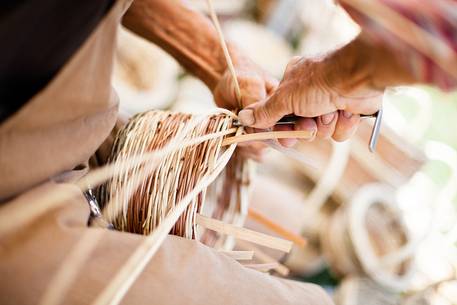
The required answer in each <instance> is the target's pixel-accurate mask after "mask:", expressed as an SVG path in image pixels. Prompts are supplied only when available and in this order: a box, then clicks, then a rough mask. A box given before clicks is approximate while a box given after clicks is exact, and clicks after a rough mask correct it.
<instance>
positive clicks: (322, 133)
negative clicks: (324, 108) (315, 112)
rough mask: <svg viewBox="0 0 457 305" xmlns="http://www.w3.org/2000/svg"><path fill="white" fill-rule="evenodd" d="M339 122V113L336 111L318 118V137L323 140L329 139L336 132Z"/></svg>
mask: <svg viewBox="0 0 457 305" xmlns="http://www.w3.org/2000/svg"><path fill="white" fill-rule="evenodd" d="M337 121H338V111H334V112H331V113H327V114H324V115H321V116H319V117H317V118H316V122H317V137H318V138H321V139H329V138H330V137H331V136H332V135H333V133H334V132H335V127H336V122H337Z"/></svg>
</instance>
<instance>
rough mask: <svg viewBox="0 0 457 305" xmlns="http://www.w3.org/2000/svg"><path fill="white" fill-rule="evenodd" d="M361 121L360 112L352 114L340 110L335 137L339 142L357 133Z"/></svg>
mask: <svg viewBox="0 0 457 305" xmlns="http://www.w3.org/2000/svg"><path fill="white" fill-rule="evenodd" d="M359 123H360V116H359V115H358V114H352V113H350V112H348V111H340V113H339V114H338V121H337V123H336V127H335V132H334V133H333V139H334V140H335V141H338V142H342V141H345V140H347V139H348V138H350V137H351V136H352V135H353V134H354V133H355V131H356V130H357V126H358V124H359Z"/></svg>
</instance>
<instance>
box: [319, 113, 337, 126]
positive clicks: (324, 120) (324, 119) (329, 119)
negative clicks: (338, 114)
mask: <svg viewBox="0 0 457 305" xmlns="http://www.w3.org/2000/svg"><path fill="white" fill-rule="evenodd" d="M334 118H335V112H332V113H327V114H324V115H322V116H321V122H322V124H324V125H329V124H330V123H331V122H333V119H334Z"/></svg>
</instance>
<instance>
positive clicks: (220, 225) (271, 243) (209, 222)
mask: <svg viewBox="0 0 457 305" xmlns="http://www.w3.org/2000/svg"><path fill="white" fill-rule="evenodd" d="M196 223H197V224H198V225H200V226H202V227H204V228H206V229H209V230H212V231H215V232H218V233H221V234H226V235H230V236H233V237H235V238H236V239H242V240H246V241H249V242H252V243H255V244H258V245H261V246H265V247H268V248H271V249H276V250H280V251H283V252H286V253H289V252H290V250H291V249H292V242H291V241H288V240H285V239H282V238H277V237H273V236H270V235H266V234H263V233H259V232H256V231H252V230H249V229H246V228H241V227H236V226H234V225H231V224H227V223H224V222H222V221H220V220H217V219H212V218H209V217H206V216H203V215H201V214H197V217H196Z"/></svg>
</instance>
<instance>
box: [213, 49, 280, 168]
mask: <svg viewBox="0 0 457 305" xmlns="http://www.w3.org/2000/svg"><path fill="white" fill-rule="evenodd" d="M232 57H233V61H234V66H235V71H236V76H237V80H238V83H239V86H240V91H241V101H240V102H238V100H237V96H236V91H235V84H234V82H233V78H232V75H231V74H230V71H229V70H228V69H227V70H226V71H225V73H224V74H223V76H222V78H221V79H220V80H219V82H218V83H217V85H216V87H215V89H214V90H213V95H214V99H215V101H216V104H217V105H218V106H219V107H222V108H226V109H229V110H235V109H240V106H241V108H245V107H247V106H249V105H251V104H253V103H256V102H258V101H260V100H264V99H266V98H267V97H268V96H270V95H271V94H272V93H273V92H274V90H275V89H276V87H277V86H278V83H279V82H278V80H277V79H275V78H274V77H272V76H270V75H269V74H268V73H267V72H266V71H264V70H263V69H262V68H260V67H259V66H258V65H256V64H255V63H253V62H252V61H251V60H250V59H248V58H247V57H244V56H242V55H241V54H240V53H238V52H233V48H232ZM246 131H247V132H254V131H255V130H254V129H253V128H246ZM239 145H240V147H241V154H242V155H243V156H245V157H247V158H250V159H253V160H256V161H258V162H260V161H262V159H263V156H264V153H265V148H266V147H267V145H266V144H265V143H262V142H246V143H240V144H239Z"/></svg>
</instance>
